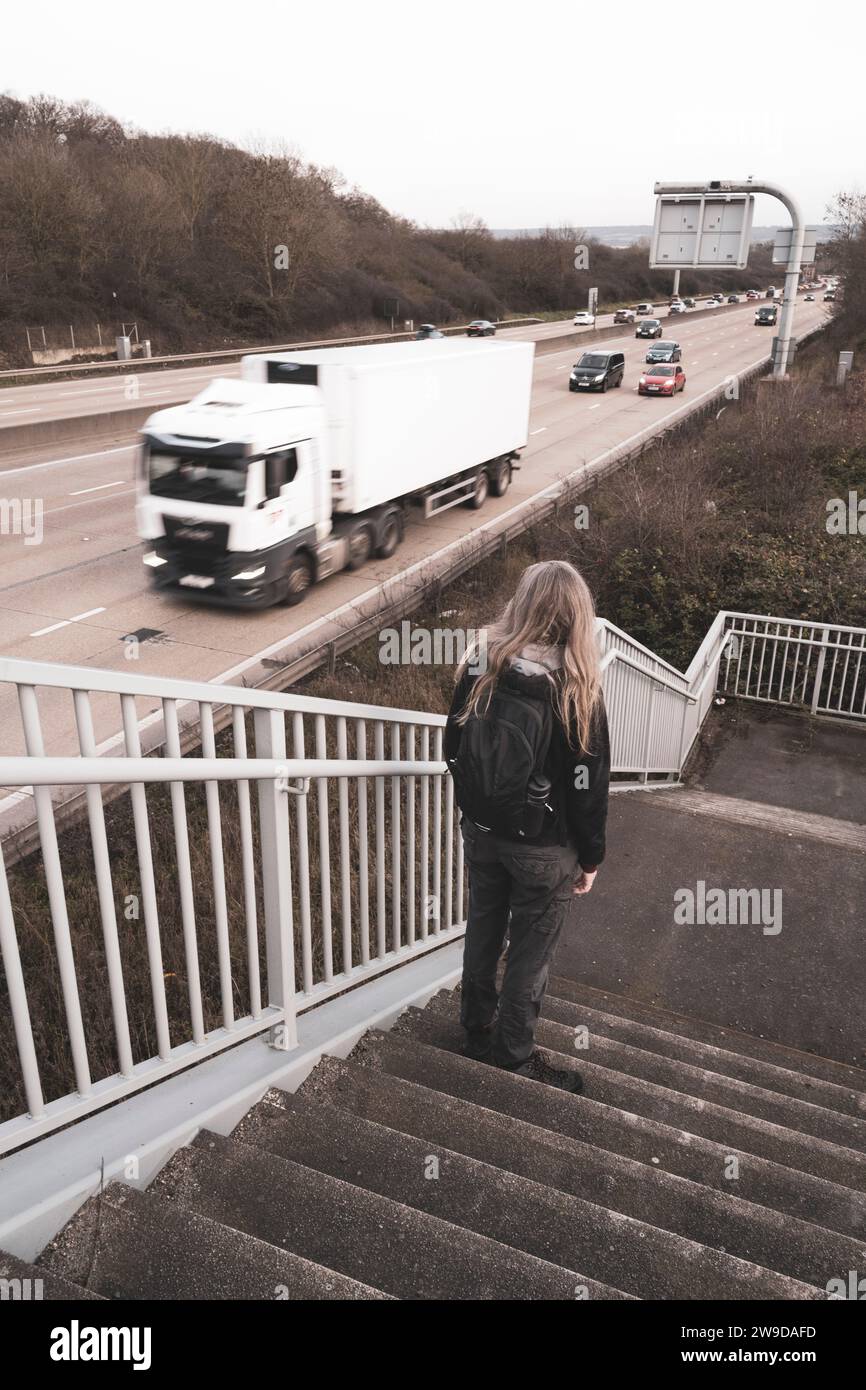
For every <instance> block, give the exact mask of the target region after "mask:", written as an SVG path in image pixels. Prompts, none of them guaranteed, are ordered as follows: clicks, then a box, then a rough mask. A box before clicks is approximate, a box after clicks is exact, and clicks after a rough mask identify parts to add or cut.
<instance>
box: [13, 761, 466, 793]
mask: <svg viewBox="0 0 866 1390" xmlns="http://www.w3.org/2000/svg"><path fill="white" fill-rule="evenodd" d="M446 771H447V765H446V764H445V763H444V762H441V761H437V760H435V759H430V760H427V761H422V760H421V759H418V760H417V761H414V760H412V759H408V758H394V759H392V760H389V759H387V758H378V759H377V758H280V759H275V758H52V757H44V758H36V757H24V758H0V785H2V786H7V787H23V786H36V787H49V786H50V787H55V786H62V787H69V786H79V785H85V786H86V785H88V784H91V785H92V784H99V785H102V784H104V783H111V782H117V783H121V784H123V785H126V784H127V783H138V782H146V783H151V782H266V781H277V780H285V781H295V780H301V779H305V778H311V777H441V776H444V774H445V773H446Z"/></svg>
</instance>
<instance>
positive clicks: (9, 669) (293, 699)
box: [0, 657, 446, 727]
mask: <svg viewBox="0 0 866 1390" xmlns="http://www.w3.org/2000/svg"><path fill="white" fill-rule="evenodd" d="M4 683H6V684H11V685H29V686H45V687H46V688H53V689H61V690H70V691H72V690H83V691H88V692H90V694H104V695H140V696H146V697H149V698H151V699H154V700H175V701H177V702H178V703H179V704H184V703H188V702H190V701H191V702H193V703H195V704H207V705H213V706H217V705H243V706H245V707H246V708H248V709H270V710H285V711H287V712H289V713H292V714H336V715H339V714H347V715H350V716H351V717H352V718H353V719H367V720H377V719H381V720H383V721H385V722H387V723H389V724H422V725H423V724H426V725H428V726H430V727H434V726H435V727H438V726H444V724H445V721H446V716H445V715H444V714H433V713H429V712H427V711H423V710H407V709H392V708H391V706H390V705H365V704H358V703H357V702H355V701H352V700H331V699H326V698H325V697H324V696H315V695H296V694H294V693H292V692H291V691H282V690H261V689H258V688H255V687H252V686H246V685H217V684H213V683H209V682H207V681H192V680H188V679H185V678H182V677H177V676H147V675H138V674H133V673H132V672H129V671H111V670H108V669H104V668H101V667H90V666H62V665H60V664H59V663H56V662H50V661H27V660H22V659H21V658H19V657H0V684H4Z"/></svg>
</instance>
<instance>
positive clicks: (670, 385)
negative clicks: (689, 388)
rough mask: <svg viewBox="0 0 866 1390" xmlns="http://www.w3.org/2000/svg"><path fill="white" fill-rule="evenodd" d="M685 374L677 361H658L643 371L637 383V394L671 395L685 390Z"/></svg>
mask: <svg viewBox="0 0 866 1390" xmlns="http://www.w3.org/2000/svg"><path fill="white" fill-rule="evenodd" d="M685 385H686V374H685V372H684V371H683V369H682V367H681V366H680V365H679V363H674V362H660V363H659V365H658V366H657V367H652V368H651V369H650V371H648V372H644V374H643V376H642V377H641V378H640V380H639V381H638V384H637V393H638V395H639V396H673V395H675V394H676V392H677V391H683V390H685Z"/></svg>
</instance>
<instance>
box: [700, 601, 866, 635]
mask: <svg viewBox="0 0 866 1390" xmlns="http://www.w3.org/2000/svg"><path fill="white" fill-rule="evenodd" d="M718 616H719V617H720V618H735V619H737V620H745V621H746V622H756V623H792V624H794V625H795V626H797V627H820V628H827V629H828V630H829V631H830V632H866V627H856V626H855V627H850V626H847V625H846V624H844V623H828V622H825V621H824V619H823V618H786V617H780V616H779V614H778V613H740V612H737V611H736V610H735V609H732V608H723V609H722V610H721V612H720V613H719V614H718ZM752 635H753V634H751V633H749V636H752ZM761 635H762V634H761Z"/></svg>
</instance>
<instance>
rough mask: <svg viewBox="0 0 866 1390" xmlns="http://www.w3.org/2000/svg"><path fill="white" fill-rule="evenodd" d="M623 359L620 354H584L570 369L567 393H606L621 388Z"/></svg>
mask: <svg viewBox="0 0 866 1390" xmlns="http://www.w3.org/2000/svg"><path fill="white" fill-rule="evenodd" d="M624 372H625V357H624V356H623V354H622V353H621V352H585V353H584V354H583V356H582V357H580V358H579V359H578V360H577V362H575V364H574V366H573V367H572V369H571V376H570V378H569V382H568V389H569V391H607V389H608V387H610V386H622V378H623V374H624Z"/></svg>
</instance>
